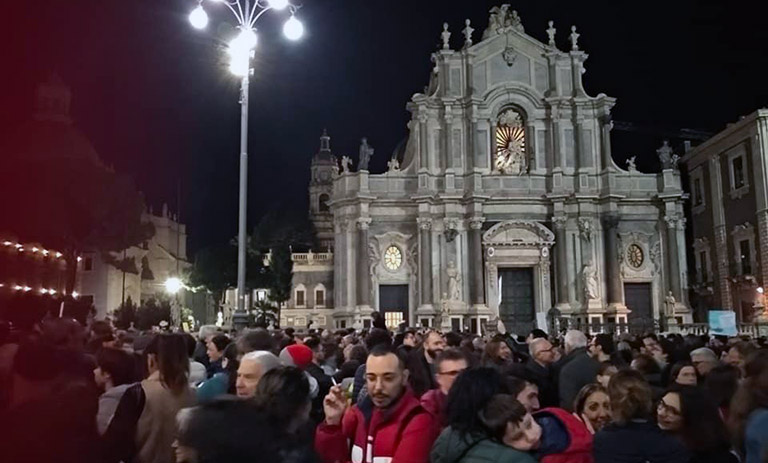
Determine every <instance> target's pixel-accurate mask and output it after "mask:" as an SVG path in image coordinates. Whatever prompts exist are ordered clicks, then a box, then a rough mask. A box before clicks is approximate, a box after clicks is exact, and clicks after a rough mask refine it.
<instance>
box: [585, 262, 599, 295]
mask: <svg viewBox="0 0 768 463" xmlns="http://www.w3.org/2000/svg"><path fill="white" fill-rule="evenodd" d="M581 278H582V281H583V283H584V296H585V297H586V299H587V302H589V301H591V300H594V299H597V297H598V296H597V294H598V292H599V291H598V283H597V269H596V268H595V266H594V264H593V263H592V261H591V260H589V261H587V263H586V264H585V265H584V269H583V270H582V271H581Z"/></svg>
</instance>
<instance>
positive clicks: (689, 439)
mask: <svg viewBox="0 0 768 463" xmlns="http://www.w3.org/2000/svg"><path fill="white" fill-rule="evenodd" d="M656 416H657V419H658V424H659V428H661V429H662V430H663V431H665V432H667V433H669V434H671V435H673V436H675V437H676V438H678V439H679V440H680V441H681V442H682V443H683V445H685V448H686V449H687V450H688V452H689V453H690V454H691V457H690V459H689V460H688V461H689V463H708V462H712V463H716V462H717V463H731V462H733V463H735V462H737V461H738V459H737V458H736V455H734V454H733V453H731V448H730V447H731V446H730V442H729V439H728V432H727V430H726V428H725V424H724V423H723V421H722V419H721V418H720V414H719V413H718V411H717V407H716V406H715V404H714V402H712V400H711V399H710V398H709V397H707V396H706V395H705V394H704V393H703V392H701V391H700V390H698V389H696V388H694V387H685V386H683V387H676V388H675V389H672V390H670V391H669V392H667V393H666V394H664V396H663V397H662V398H661V400H660V401H659V403H658V406H657V407H656Z"/></svg>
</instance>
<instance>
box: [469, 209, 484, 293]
mask: <svg viewBox="0 0 768 463" xmlns="http://www.w3.org/2000/svg"><path fill="white" fill-rule="evenodd" d="M483 221H484V219H483V218H481V217H477V218H473V219H470V221H469V250H470V264H471V265H470V272H471V273H472V285H471V286H470V290H471V295H472V304H474V305H485V285H484V280H483V272H484V268H483Z"/></svg>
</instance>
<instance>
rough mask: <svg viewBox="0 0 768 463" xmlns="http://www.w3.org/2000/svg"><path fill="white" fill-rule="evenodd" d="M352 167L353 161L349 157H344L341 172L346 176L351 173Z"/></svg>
mask: <svg viewBox="0 0 768 463" xmlns="http://www.w3.org/2000/svg"><path fill="white" fill-rule="evenodd" d="M351 165H352V159H350V157H349V156H342V157H341V170H342V172H344V173H345V174H348V173H349V166H351Z"/></svg>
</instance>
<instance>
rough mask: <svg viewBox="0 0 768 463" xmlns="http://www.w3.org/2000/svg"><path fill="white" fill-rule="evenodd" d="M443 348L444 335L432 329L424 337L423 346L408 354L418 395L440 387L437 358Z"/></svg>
mask: <svg viewBox="0 0 768 463" xmlns="http://www.w3.org/2000/svg"><path fill="white" fill-rule="evenodd" d="M443 350H445V339H443V335H442V334H440V333H439V332H438V331H430V332H428V333H427V335H426V336H425V337H424V343H423V344H422V345H421V347H419V348H418V349H414V350H413V351H411V353H410V354H409V355H408V361H407V366H408V371H409V372H410V383H411V387H412V388H413V393H414V394H416V397H421V396H422V394H424V393H425V392H427V391H429V390H430V389H437V388H438V384H437V381H436V380H435V373H437V368H436V366H435V359H436V358H437V356H438V355H440V353H441V352H442V351H443Z"/></svg>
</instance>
